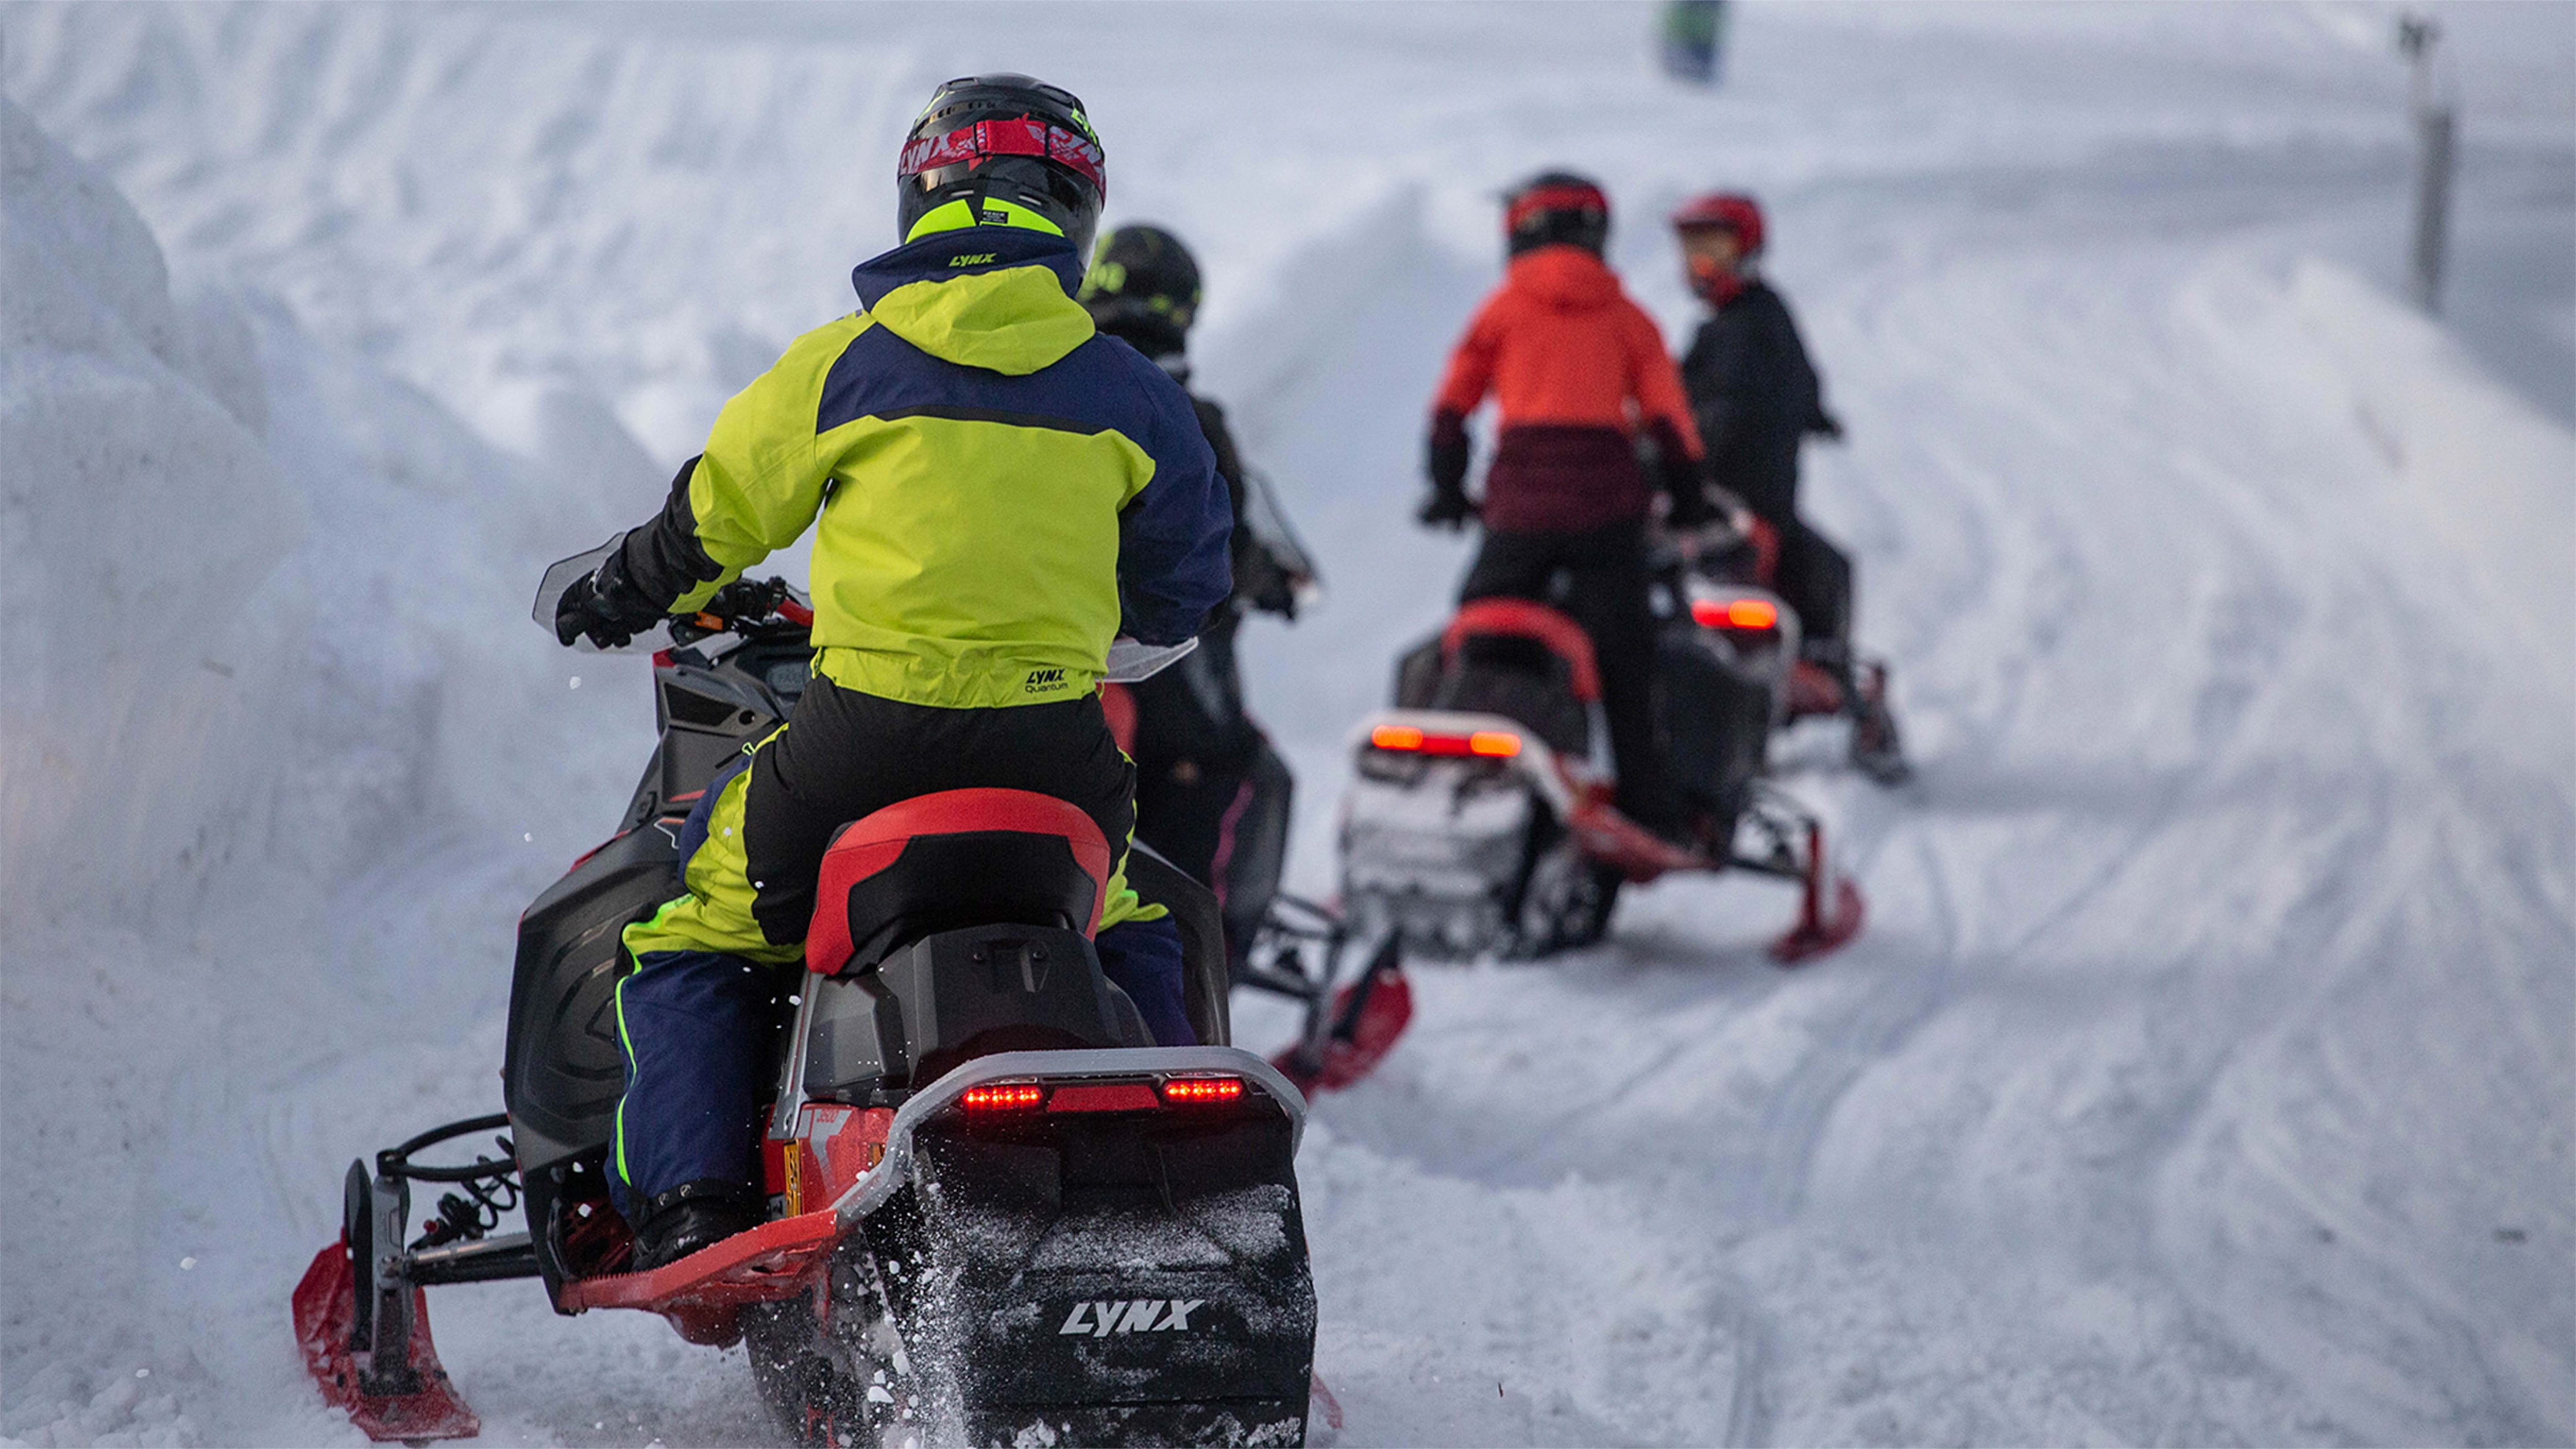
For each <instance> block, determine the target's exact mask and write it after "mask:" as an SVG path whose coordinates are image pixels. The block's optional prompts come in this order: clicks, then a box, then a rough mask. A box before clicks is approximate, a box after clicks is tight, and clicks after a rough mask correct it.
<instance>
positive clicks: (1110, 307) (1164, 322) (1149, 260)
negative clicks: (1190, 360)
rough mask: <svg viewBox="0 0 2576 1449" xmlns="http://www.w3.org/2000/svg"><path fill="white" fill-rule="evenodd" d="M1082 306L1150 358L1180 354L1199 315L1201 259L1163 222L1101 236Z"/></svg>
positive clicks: (1086, 279)
mask: <svg viewBox="0 0 2576 1449" xmlns="http://www.w3.org/2000/svg"><path fill="white" fill-rule="evenodd" d="M1082 305H1083V306H1085V307H1087V308H1089V309H1090V310H1091V320H1092V321H1093V322H1094V323H1095V324H1097V325H1098V326H1099V328H1100V330H1101V331H1103V332H1106V333H1108V334H1109V335H1110V336H1112V337H1122V338H1125V339H1126V340H1127V341H1129V342H1132V343H1134V344H1135V345H1136V348H1137V350H1138V351H1140V352H1143V353H1144V354H1145V355H1146V356H1148V357H1160V356H1163V355H1165V354H1167V353H1174V352H1178V351H1180V350H1181V347H1182V343H1183V340H1184V339H1185V338H1187V337H1188V336H1189V331H1190V323H1191V322H1192V321H1193V320H1195V319H1196V318H1197V316H1198V310H1199V264H1198V259H1197V258H1195V257H1193V256H1191V255H1190V249H1189V248H1188V247H1185V246H1183V245H1181V239H1180V238H1179V237H1176V236H1174V235H1172V234H1171V233H1170V232H1167V231H1165V230H1163V229H1162V228H1161V227H1159V226H1122V227H1120V228H1118V229H1117V230H1116V231H1113V232H1111V233H1110V234H1109V235H1108V236H1106V237H1103V238H1102V239H1101V242H1100V254H1099V255H1098V256H1096V257H1094V258H1092V262H1091V273H1090V275H1089V276H1086V277H1084V278H1083V279H1082Z"/></svg>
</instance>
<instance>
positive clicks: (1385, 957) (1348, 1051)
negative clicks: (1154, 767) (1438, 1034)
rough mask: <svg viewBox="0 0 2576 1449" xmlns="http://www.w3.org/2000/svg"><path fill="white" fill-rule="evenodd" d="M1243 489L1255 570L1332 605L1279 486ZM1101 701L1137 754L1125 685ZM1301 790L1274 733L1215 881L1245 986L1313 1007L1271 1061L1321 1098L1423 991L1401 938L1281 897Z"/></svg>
mask: <svg viewBox="0 0 2576 1449" xmlns="http://www.w3.org/2000/svg"><path fill="white" fill-rule="evenodd" d="M1243 486H1244V510H1243V517H1242V519H1241V520H1240V522H1239V526H1240V527H1242V528H1244V529H1245V530H1247V531H1248V532H1249V533H1250V535H1251V537H1252V540H1253V544H1254V549H1253V551H1252V554H1251V557H1252V559H1253V563H1254V566H1255V567H1258V568H1262V569H1266V570H1269V571H1271V572H1272V573H1273V574H1275V576H1276V577H1275V580H1274V581H1273V587H1274V588H1275V589H1276V591H1278V592H1279V593H1281V594H1284V595H1285V596H1286V597H1288V598H1290V599H1293V600H1294V606H1295V607H1294V609H1291V610H1289V611H1288V612H1289V614H1290V617H1292V618H1293V617H1294V613H1295V609H1304V608H1311V607H1312V606H1313V605H1314V604H1315V603H1316V602H1317V601H1318V600H1319V599H1321V598H1322V596H1323V575H1322V572H1321V571H1320V570H1319V569H1318V568H1317V567H1316V565H1315V561H1314V555H1313V554H1312V553H1310V552H1309V551H1308V550H1307V548H1306V546H1305V543H1304V542H1303V541H1302V540H1301V539H1299V538H1298V537H1297V533H1296V530H1295V528H1294V527H1293V526H1291V525H1290V523H1289V522H1288V515H1287V512H1286V510H1285V509H1283V508H1282V507H1281V506H1280V502H1279V498H1278V490H1277V488H1276V486H1275V485H1273V484H1272V483H1271V481H1270V480H1269V478H1268V477H1267V476H1266V475H1264V474H1263V473H1262V472H1261V471H1260V470H1258V469H1251V468H1247V469H1246V470H1244V477H1243ZM1101 697H1102V703H1103V704H1104V705H1105V706H1107V709H1108V714H1109V719H1110V726H1111V729H1112V730H1113V731H1115V732H1117V734H1118V743H1119V745H1120V747H1121V748H1124V749H1128V750H1130V751H1131V752H1132V750H1133V749H1134V745H1135V730H1136V705H1135V703H1134V701H1133V699H1132V698H1131V697H1130V696H1129V695H1128V693H1127V691H1126V690H1125V688H1124V687H1123V686H1120V685H1117V684H1109V685H1105V686H1103V687H1102V689H1101ZM1295 792H1296V777H1295V775H1294V774H1293V773H1292V772H1291V771H1290V770H1289V768H1288V762H1287V761H1286V760H1285V759H1283V758H1281V757H1280V754H1279V751H1278V750H1277V749H1276V748H1275V747H1274V746H1272V744H1271V743H1270V740H1269V738H1268V736H1267V735H1266V734H1265V735H1264V736H1263V737H1262V740H1261V746H1260V750H1259V752H1258V753H1257V754H1256V755H1255V756H1254V758H1253V761H1252V766H1251V768H1250V769H1249V770H1248V771H1247V772H1246V774H1245V779H1244V788H1243V792H1242V794H1241V796H1240V797H1239V803H1238V805H1237V806H1236V808H1235V814H1234V818H1233V821H1232V830H1231V832H1230V840H1231V846H1230V848H1229V849H1228V850H1227V851H1225V852H1224V854H1223V855H1222V856H1221V857H1220V858H1219V860H1218V862H1217V868H1216V871H1215V872H1214V874H1215V876H1216V879H1213V880H1210V881H1208V882H1207V883H1206V884H1207V885H1208V886H1209V887H1210V888H1211V889H1213V891H1214V892H1215V894H1216V897H1217V901H1218V905H1219V908H1220V910H1221V912H1222V915H1223V918H1224V923H1225V942H1226V956H1227V961H1228V964H1229V968H1230V974H1231V977H1232V980H1233V982H1234V984H1235V985H1237V986H1246V987H1250V988H1252V989H1254V990H1258V991H1266V992H1270V993H1272V994H1274V995H1279V996H1285V997H1287V998H1289V999H1290V1000H1292V1001H1295V1002H1296V1003H1298V1005H1299V1007H1300V1008H1301V1009H1302V1015H1303V1021H1302V1025H1301V1027H1300V1029H1299V1031H1298V1034H1297V1038H1296V1040H1295V1041H1293V1042H1291V1043H1290V1044H1289V1045H1288V1046H1287V1047H1285V1048H1283V1049H1281V1050H1280V1051H1279V1052H1277V1053H1276V1054H1274V1055H1273V1056H1272V1058H1271V1064H1272V1065H1273V1066H1275V1067H1277V1068H1278V1069H1279V1070H1280V1071H1281V1072H1282V1073H1283V1074H1285V1075H1286V1076H1287V1077H1288V1079H1289V1080H1290V1081H1292V1082H1294V1083H1296V1084H1297V1087H1298V1089H1299V1090H1300V1091H1302V1092H1305V1093H1306V1094H1307V1095H1309V1096H1312V1095H1313V1094H1315V1093H1317V1092H1321V1091H1336V1090H1339V1089H1341V1088H1344V1087H1347V1086H1349V1085H1351V1084H1352V1083H1353V1082H1356V1081H1358V1080H1359V1079H1360V1078H1362V1077H1364V1076H1366V1075H1367V1074H1368V1073H1369V1072H1370V1071H1372V1070H1374V1069H1375V1068H1376V1066H1377V1064H1378V1063H1379V1062H1380V1061H1381V1060H1383V1059H1384V1058H1385V1056H1386V1054H1387V1053H1388V1052H1389V1051H1391V1050H1392V1049H1393V1048H1394V1046H1395V1040H1396V1038H1397V1037H1398V1036H1400V1035H1402V1034H1403V1032H1404V1028H1405V1026H1406V1025H1407V1023H1409V1022H1410V1021H1411V1020H1412V1017H1413V988H1412V987H1411V985H1410V984H1409V983H1407V982H1406V980H1405V978H1404V970H1403V942H1402V940H1401V939H1400V938H1399V937H1398V936H1397V935H1396V933H1394V932H1392V931H1387V930H1378V931H1374V932H1368V933H1362V932H1357V931H1354V930H1353V929H1352V928H1351V926H1350V924H1349V923H1348V922H1347V921H1345V920H1344V919H1343V918H1342V916H1341V915H1340V913H1339V912H1337V911H1335V910H1334V909H1333V908H1332V907H1331V906H1329V905H1326V904H1324V903H1322V902H1319V901H1312V900H1308V899H1305V898H1303V897H1300V896H1295V895H1290V894H1288V893H1286V892H1284V891H1282V890H1281V889H1280V880H1281V877H1282V875H1283V874H1284V872H1285V870H1286V867H1287V862H1288V831H1289V825H1290V820H1291V806H1292V804H1293V801H1294V796H1295ZM1354 964H1356V970H1355V971H1354V970H1352V969H1351V968H1352V967H1353V966H1354Z"/></svg>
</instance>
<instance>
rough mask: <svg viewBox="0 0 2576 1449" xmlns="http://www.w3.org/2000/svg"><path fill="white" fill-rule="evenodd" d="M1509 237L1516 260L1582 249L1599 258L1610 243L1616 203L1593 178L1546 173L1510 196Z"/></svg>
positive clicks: (1507, 202)
mask: <svg viewBox="0 0 2576 1449" xmlns="http://www.w3.org/2000/svg"><path fill="white" fill-rule="evenodd" d="M1503 235H1504V238H1505V239H1506V241H1507V242H1508V243H1509V245H1510V247H1511V254H1512V255H1513V256H1519V255H1520V254H1521V253H1523V252H1526V251H1531V250H1534V249H1536V248H1539V247H1547V246H1577V247H1581V248H1583V249H1584V250H1585V251H1587V252H1590V253H1592V254H1593V255H1594V256H1596V257H1597V256H1599V255H1601V248H1602V246H1603V245H1604V244H1605V243H1607V242H1608V241H1609V240H1610V197H1609V195H1608V194H1607V193H1606V192H1604V191H1602V189H1601V187H1600V185H1599V184H1598V183H1597V182H1595V181H1593V180H1592V178H1591V177H1588V176H1577V175H1575V174H1574V173H1573V172H1571V171H1542V172H1540V173H1539V174H1537V175H1536V176H1533V177H1531V178H1530V179H1529V180H1527V181H1524V182H1522V183H1521V184H1520V185H1518V186H1515V187H1513V188H1512V189H1511V190H1510V191H1509V192H1508V193H1506V194H1505V195H1504V197H1503Z"/></svg>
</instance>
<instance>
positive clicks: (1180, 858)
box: [1128, 621, 1262, 898]
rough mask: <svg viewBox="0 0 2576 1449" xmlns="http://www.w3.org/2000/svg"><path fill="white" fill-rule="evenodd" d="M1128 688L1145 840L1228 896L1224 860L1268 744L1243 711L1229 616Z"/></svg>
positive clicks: (1139, 826)
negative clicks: (1132, 706) (1161, 668)
mask: <svg viewBox="0 0 2576 1449" xmlns="http://www.w3.org/2000/svg"><path fill="white" fill-rule="evenodd" d="M1128 692H1129V693H1130V694H1132V695H1133V696H1134V697H1135V700H1136V838H1137V839H1139V840H1141V841H1143V842H1145V843H1146V844H1147V845H1150V846H1152V847H1154V849H1155V850H1157V851H1159V852H1161V853H1162V856H1163V858H1164V859H1165V860H1168V861H1170V862H1171V863H1172V864H1174V865H1177V866H1179V867H1180V868H1181V869H1182V870H1184V871H1187V872H1188V873H1189V875H1190V878H1191V879H1192V880H1195V881H1198V882H1200V883H1201V884H1203V885H1206V886H1208V887H1209V888H1210V889H1212V890H1215V891H1216V892H1218V894H1219V896H1220V898H1222V896H1223V894H1224V891H1225V887H1226V883H1225V882H1224V881H1223V880H1220V879H1219V878H1218V871H1217V865H1218V862H1219V861H1221V860H1223V859H1225V858H1226V856H1227V855H1228V854H1229V847H1230V846H1231V844H1232V841H1231V838H1230V835H1231V830H1232V826H1233V823H1234V821H1235V820H1237V819H1239V818H1240V817H1241V816H1242V814H1243V810H1244V805H1245V800H1244V792H1245V791H1247V790H1249V789H1251V788H1252V780H1251V775H1252V767H1253V763H1254V761H1255V760H1256V759H1257V758H1259V756H1260V753H1261V742H1262V737H1261V730H1260V727H1259V726H1257V725H1255V724H1254V723H1253V722H1252V719H1251V717H1250V716H1249V715H1247V714H1246V713H1245V712H1244V707H1243V676H1242V674H1241V672H1240V671H1239V670H1238V669H1237V668H1236V665H1235V657H1234V629H1233V628H1232V627H1231V626H1230V621H1229V623H1228V625H1225V626H1211V627H1210V628H1209V629H1208V631H1207V632H1206V633H1204V634H1201V635H1200V636H1199V647H1198V648H1196V649H1193V650H1191V651H1190V652H1189V653H1188V654H1185V655H1183V656H1182V657H1181V659H1180V660H1179V662H1177V663H1175V664H1173V665H1172V666H1171V667H1170V668H1168V669H1166V670H1164V671H1163V672H1162V673H1160V674H1157V675H1154V676H1153V677H1152V678H1150V679H1145V680H1140V681H1139V682H1137V683H1135V684H1132V685H1129V686H1128Z"/></svg>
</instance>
